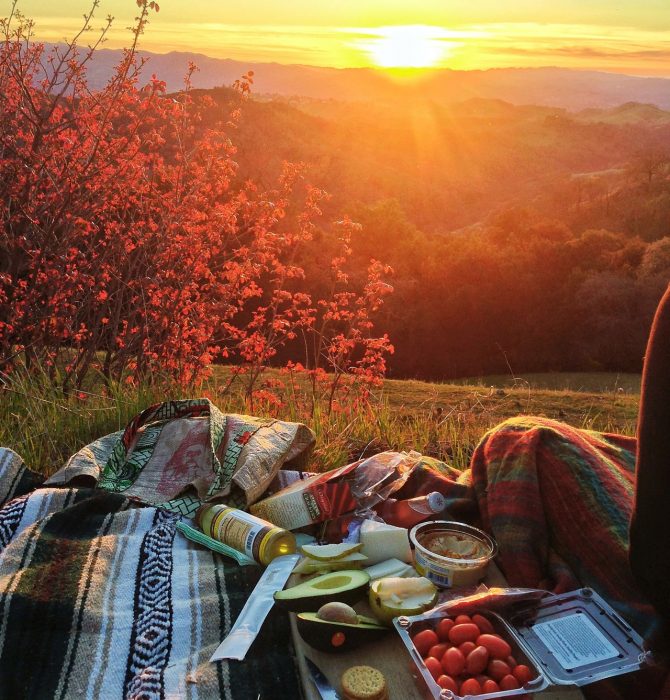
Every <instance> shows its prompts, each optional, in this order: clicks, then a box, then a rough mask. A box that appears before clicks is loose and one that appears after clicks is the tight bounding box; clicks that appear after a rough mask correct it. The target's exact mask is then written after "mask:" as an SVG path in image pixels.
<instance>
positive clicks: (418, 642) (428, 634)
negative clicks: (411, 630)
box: [412, 630, 440, 656]
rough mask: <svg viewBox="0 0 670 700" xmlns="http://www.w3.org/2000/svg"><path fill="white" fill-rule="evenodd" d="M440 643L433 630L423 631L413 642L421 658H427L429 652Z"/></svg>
mask: <svg viewBox="0 0 670 700" xmlns="http://www.w3.org/2000/svg"><path fill="white" fill-rule="evenodd" d="M439 641H440V640H439V639H438V638H437V635H436V634H435V632H433V630H422V631H421V632H417V633H416V634H415V635H414V636H413V637H412V642H413V643H414V646H415V647H416V650H417V651H418V652H419V654H421V656H425V655H426V654H427V653H428V650H429V649H430V648H431V647H432V646H433V645H434V644H437V643H438V642H439Z"/></svg>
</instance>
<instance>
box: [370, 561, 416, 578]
mask: <svg viewBox="0 0 670 700" xmlns="http://www.w3.org/2000/svg"><path fill="white" fill-rule="evenodd" d="M364 571H367V572H368V574H369V575H370V581H376V580H377V579H378V578H388V577H389V576H399V577H403V578H406V577H411V576H418V575H419V574H418V573H417V570H416V569H415V568H414V567H413V566H410V565H409V564H405V562H403V561H400V559H386V560H385V561H381V562H379V564H373V565H372V566H366V567H365V569H364Z"/></svg>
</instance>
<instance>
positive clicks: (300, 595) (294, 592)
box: [274, 569, 370, 612]
mask: <svg viewBox="0 0 670 700" xmlns="http://www.w3.org/2000/svg"><path fill="white" fill-rule="evenodd" d="M369 582H370V576H368V574H366V573H365V572H364V571H361V570H360V569H349V570H345V571H332V572H331V573H329V574H322V575H321V576H316V577H314V578H313V579H310V580H309V581H303V582H302V583H299V584H298V585H297V586H292V587H291V588H286V589H285V590H283V591H278V592H277V593H275V596H274V597H275V602H276V604H277V605H278V606H280V607H282V608H284V609H285V610H289V611H291V612H316V611H317V610H318V609H319V608H320V607H321V606H322V605H323V604H324V603H329V602H331V601H334V600H339V601H341V602H342V603H349V605H353V604H354V603H356V602H358V601H359V600H360V599H361V598H363V597H364V596H365V591H366V589H367V587H368V583H369Z"/></svg>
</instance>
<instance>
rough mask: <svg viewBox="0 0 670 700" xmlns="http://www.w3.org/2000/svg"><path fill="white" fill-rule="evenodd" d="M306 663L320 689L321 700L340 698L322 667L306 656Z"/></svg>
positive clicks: (338, 699)
mask: <svg viewBox="0 0 670 700" xmlns="http://www.w3.org/2000/svg"><path fill="white" fill-rule="evenodd" d="M305 663H306V664H307V669H308V671H309V675H310V676H311V677H312V683H314V685H315V686H316V689H317V690H318V691H319V695H320V696H321V700H340V696H339V695H338V694H337V692H336V691H335V688H333V686H332V685H331V684H330V683H329V682H328V679H327V678H326V677H325V676H324V675H323V672H322V671H321V669H320V668H319V667H318V666H317V665H316V664H315V663H314V662H313V661H312V660H311V659H308V658H307V657H305Z"/></svg>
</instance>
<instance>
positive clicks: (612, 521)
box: [471, 417, 659, 636]
mask: <svg viewBox="0 0 670 700" xmlns="http://www.w3.org/2000/svg"><path fill="white" fill-rule="evenodd" d="M471 467H472V479H473V485H474V488H475V494H476V497H477V501H478V504H479V512H480V515H481V518H482V522H483V525H484V527H485V529H487V530H488V531H489V532H491V533H492V534H493V535H494V537H495V538H496V541H497V542H498V546H499V549H500V557H499V564H500V566H501V568H502V569H503V571H504V573H505V576H506V578H507V580H508V581H509V583H510V585H519V586H532V587H540V588H548V589H550V590H553V591H555V592H557V593H560V592H564V591H569V590H574V589H575V588H579V587H580V586H590V587H592V588H594V589H595V590H596V591H598V593H600V594H601V595H602V596H603V597H604V598H605V599H606V600H607V601H608V602H609V603H610V604H611V605H612V606H613V607H614V608H615V609H616V610H617V611H618V612H619V613H620V614H621V615H623V617H625V618H626V619H627V620H628V621H629V622H630V623H631V624H632V625H633V626H634V627H635V629H636V630H637V631H638V632H639V633H640V634H642V635H643V636H649V635H650V634H652V633H653V632H654V629H655V627H656V626H657V624H658V622H659V620H658V616H657V615H656V614H655V613H654V611H653V608H652V607H651V606H650V605H649V604H648V603H646V602H645V600H644V596H643V595H642V593H641V591H640V590H639V588H638V586H637V585H636V583H635V581H634V580H633V575H632V573H631V570H630V567H629V565H628V526H629V523H630V516H631V511H632V507H633V494H634V472H635V438H629V437H625V436H621V435H613V434H603V433H596V432H591V431H587V430H579V429H577V428H572V427H570V426H568V425H565V424H564V423H558V422H556V421H552V420H550V419H547V418H533V417H520V418H513V419H510V420H508V421H505V422H504V423H502V424H501V425H499V426H498V427H497V428H494V429H493V430H492V431H491V432H489V433H488V434H487V435H486V436H484V438H483V439H482V440H481V442H480V444H479V445H478V446H477V448H476V450H475V453H474V455H473V458H472V463H471Z"/></svg>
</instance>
